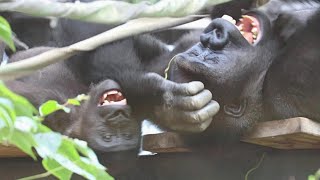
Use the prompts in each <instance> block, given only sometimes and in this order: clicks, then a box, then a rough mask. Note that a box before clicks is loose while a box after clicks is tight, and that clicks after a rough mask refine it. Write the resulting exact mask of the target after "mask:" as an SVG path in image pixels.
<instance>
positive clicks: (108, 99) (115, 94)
mask: <svg viewBox="0 0 320 180" xmlns="http://www.w3.org/2000/svg"><path fill="white" fill-rule="evenodd" d="M107 105H127V99H126V98H125V97H124V96H123V94H122V93H121V92H120V91H118V90H110V91H107V92H105V93H104V94H103V95H102V97H101V98H100V100H99V103H98V106H107Z"/></svg>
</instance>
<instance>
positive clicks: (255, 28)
mask: <svg viewBox="0 0 320 180" xmlns="http://www.w3.org/2000/svg"><path fill="white" fill-rule="evenodd" d="M236 26H237V27H238V29H239V31H240V32H241V34H242V35H243V37H244V38H245V39H246V40H247V41H248V42H249V43H251V44H254V43H255V41H256V40H257V38H258V34H259V32H260V26H259V21H258V20H257V19H256V18H255V17H253V16H249V15H242V18H240V19H239V22H238V23H237V24H236Z"/></svg>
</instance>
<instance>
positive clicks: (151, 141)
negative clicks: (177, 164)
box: [142, 132, 191, 153]
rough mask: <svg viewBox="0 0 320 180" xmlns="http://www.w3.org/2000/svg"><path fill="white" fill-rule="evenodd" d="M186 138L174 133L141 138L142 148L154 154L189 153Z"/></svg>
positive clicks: (149, 135)
mask: <svg viewBox="0 0 320 180" xmlns="http://www.w3.org/2000/svg"><path fill="white" fill-rule="evenodd" d="M186 140H187V138H185V137H184V136H183V135H181V134H178V133H174V132H165V133H160V134H148V135H144V136H142V142H143V143H142V148H143V150H146V151H151V152H154V153H168V152H190V151H191V149H190V147H189V145H188V143H187V141H186Z"/></svg>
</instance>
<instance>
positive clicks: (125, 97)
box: [6, 35, 219, 151]
mask: <svg viewBox="0 0 320 180" xmlns="http://www.w3.org/2000/svg"><path fill="white" fill-rule="evenodd" d="M146 47H147V48H148V51H145V50H143V49H144V48H146ZM50 49H51V48H50V47H39V48H33V49H30V50H27V51H22V52H19V53H16V54H14V55H13V56H11V58H10V62H15V61H19V60H21V59H24V58H27V57H31V56H34V55H36V54H39V53H41V52H44V51H47V50H50ZM123 50H125V51H126V52H125V53H123ZM160 56H171V55H170V52H169V51H168V50H167V49H166V48H165V45H164V44H163V43H162V42H160V41H159V40H157V39H155V38H153V37H151V36H148V35H141V36H137V37H133V38H129V39H125V40H122V41H119V42H115V43H112V44H108V45H105V46H102V47H100V48H98V49H97V50H95V51H93V52H91V53H84V54H81V55H79V56H77V57H75V58H73V59H69V60H67V61H65V62H60V63H57V64H53V65H50V66H48V67H46V68H44V69H41V70H39V71H37V72H36V73H34V74H32V75H30V76H27V77H23V78H20V79H17V80H14V81H9V82H6V84H7V86H8V87H9V88H11V89H12V90H13V91H15V92H17V93H19V94H21V95H23V96H25V97H26V98H28V99H29V100H30V101H31V103H33V104H34V105H35V106H37V107H39V106H40V105H41V104H42V103H44V102H45V101H47V100H49V99H54V100H57V101H58V102H60V103H64V102H65V101H66V99H68V98H70V97H75V96H77V95H78V94H82V93H87V92H89V95H90V99H89V100H88V101H87V102H85V103H83V104H82V105H81V106H80V107H76V106H74V107H71V108H72V110H71V113H70V114H66V113H64V112H62V111H61V112H60V111H59V112H56V113H54V114H53V115H50V116H49V117H47V118H46V120H45V121H44V123H45V124H47V125H48V126H49V127H51V128H52V129H53V130H56V131H59V132H61V133H63V134H66V135H69V136H71V137H77V138H81V139H84V140H86V141H87V142H88V143H89V145H90V146H91V147H93V148H94V149H96V150H99V151H121V150H129V149H135V148H137V147H138V145H139V142H140V141H139V138H140V122H139V120H142V119H145V118H150V119H154V120H159V124H163V125H167V124H168V123H170V125H171V127H172V128H175V127H176V129H179V128H182V129H181V130H185V131H203V130H204V129H205V128H206V127H207V126H208V125H209V123H210V122H211V118H212V116H213V115H214V114H215V113H216V112H217V111H218V109H219V105H218V104H217V103H216V102H215V101H212V100H211V97H212V95H211V93H210V92H209V91H208V90H203V88H204V86H203V84H202V83H201V82H190V83H184V84H177V83H174V82H171V81H168V80H165V79H164V78H162V77H161V76H160V75H157V74H155V73H149V72H151V71H154V72H159V73H160V71H161V72H163V70H164V68H163V69H161V68H160V67H153V64H155V63H158V60H154V62H152V61H151V59H157V58H158V57H159V58H160ZM88 59H90V61H87V60H88ZM149 59H150V60H149ZM79 65H80V66H81V67H79ZM151 67H153V69H149V68H151ZM83 68H86V70H84V69H83ZM82 70H84V71H82ZM92 77H94V78H92ZM197 118H200V119H197ZM171 119H173V120H175V121H176V122H173V121H171ZM160 120H161V121H160ZM182 120H183V121H182ZM198 120H199V122H197V121H198ZM184 121H189V123H187V122H186V123H185V122H184ZM180 123H184V124H183V125H181V126H180V125H179V124H180ZM197 124H198V126H196V127H193V126H194V125H197Z"/></svg>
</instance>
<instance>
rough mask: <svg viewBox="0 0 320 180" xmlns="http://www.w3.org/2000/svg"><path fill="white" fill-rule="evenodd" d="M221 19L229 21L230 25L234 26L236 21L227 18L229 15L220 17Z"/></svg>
mask: <svg viewBox="0 0 320 180" xmlns="http://www.w3.org/2000/svg"><path fill="white" fill-rule="evenodd" d="M221 18H222V19H225V20H227V21H229V22H231V23H232V24H234V25H236V20H235V19H233V18H232V17H231V16H229V15H226V14H225V15H223V16H222V17H221Z"/></svg>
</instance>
